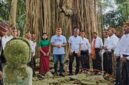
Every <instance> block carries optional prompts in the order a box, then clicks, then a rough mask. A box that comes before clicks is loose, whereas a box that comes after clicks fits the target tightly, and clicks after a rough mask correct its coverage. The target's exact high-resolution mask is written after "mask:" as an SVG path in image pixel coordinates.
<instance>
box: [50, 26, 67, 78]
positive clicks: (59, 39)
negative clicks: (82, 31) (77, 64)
mask: <svg viewBox="0 0 129 85" xmlns="http://www.w3.org/2000/svg"><path fill="white" fill-rule="evenodd" d="M66 43H67V41H66V38H65V36H63V35H62V29H61V28H59V27H58V28H57V29H56V35H54V36H52V38H51V44H52V46H53V58H54V70H55V75H57V66H58V61H59V62H60V70H59V71H60V74H59V76H64V75H63V69H64V56H65V46H66Z"/></svg>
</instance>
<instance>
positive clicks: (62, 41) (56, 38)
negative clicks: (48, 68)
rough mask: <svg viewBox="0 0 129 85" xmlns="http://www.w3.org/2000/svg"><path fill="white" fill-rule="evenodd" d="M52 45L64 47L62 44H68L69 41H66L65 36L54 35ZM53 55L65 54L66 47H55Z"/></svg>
mask: <svg viewBox="0 0 129 85" xmlns="http://www.w3.org/2000/svg"><path fill="white" fill-rule="evenodd" d="M51 43H52V44H55V45H62V44H66V43H67V41H66V38H65V36H63V35H60V36H57V35H54V36H52V38H51ZM53 54H57V55H58V54H65V48H64V47H60V48H58V47H54V48H53Z"/></svg>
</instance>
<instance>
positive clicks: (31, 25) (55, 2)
mask: <svg viewBox="0 0 129 85" xmlns="http://www.w3.org/2000/svg"><path fill="white" fill-rule="evenodd" d="M26 6H27V7H26V8H27V20H26V23H27V24H26V28H27V29H28V30H30V31H31V32H35V33H36V34H37V35H39V36H41V35H42V33H43V32H47V33H48V35H49V37H51V35H53V34H55V29H56V28H57V27H61V28H62V29H63V34H64V35H65V36H67V38H68V37H69V36H70V35H71V34H72V28H73V27H75V26H77V27H79V28H80V29H81V30H84V31H85V32H86V34H87V36H88V38H89V39H90V40H91V34H92V32H93V31H96V32H98V25H97V14H96V0H26ZM39 36H38V37H39Z"/></svg>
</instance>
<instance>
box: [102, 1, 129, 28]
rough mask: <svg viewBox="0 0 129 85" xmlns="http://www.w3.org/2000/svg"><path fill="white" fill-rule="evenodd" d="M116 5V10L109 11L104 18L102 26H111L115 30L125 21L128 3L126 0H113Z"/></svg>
mask: <svg viewBox="0 0 129 85" xmlns="http://www.w3.org/2000/svg"><path fill="white" fill-rule="evenodd" d="M115 1H116V5H117V10H115V11H110V12H109V13H107V14H105V15H103V16H104V25H109V26H113V27H116V28H121V26H122V25H123V22H125V21H127V20H128V18H129V2H127V1H126V0H115Z"/></svg>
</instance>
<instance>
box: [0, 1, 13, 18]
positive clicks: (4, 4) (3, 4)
mask: <svg viewBox="0 0 129 85" xmlns="http://www.w3.org/2000/svg"><path fill="white" fill-rule="evenodd" d="M10 8H11V0H4V1H0V20H8V19H9V13H10Z"/></svg>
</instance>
